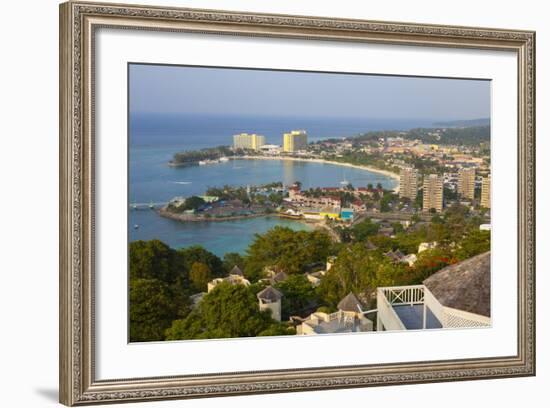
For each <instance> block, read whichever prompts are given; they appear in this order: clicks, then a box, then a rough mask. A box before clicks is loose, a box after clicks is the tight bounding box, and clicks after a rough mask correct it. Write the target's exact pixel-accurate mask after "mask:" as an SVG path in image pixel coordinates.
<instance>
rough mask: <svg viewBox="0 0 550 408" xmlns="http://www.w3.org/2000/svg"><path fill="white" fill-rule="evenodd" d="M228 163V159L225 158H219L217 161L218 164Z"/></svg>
mask: <svg viewBox="0 0 550 408" xmlns="http://www.w3.org/2000/svg"><path fill="white" fill-rule="evenodd" d="M228 161H229V158H227V157H220V159H219V162H220V163H225V162H228Z"/></svg>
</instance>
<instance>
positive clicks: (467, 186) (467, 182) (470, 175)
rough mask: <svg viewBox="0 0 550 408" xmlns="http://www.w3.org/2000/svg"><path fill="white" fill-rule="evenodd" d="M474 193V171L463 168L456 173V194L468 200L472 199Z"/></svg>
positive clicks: (473, 169)
mask: <svg viewBox="0 0 550 408" xmlns="http://www.w3.org/2000/svg"><path fill="white" fill-rule="evenodd" d="M475 191H476V169H475V168H474V167H463V168H462V169H460V171H459V172H458V194H459V195H460V196H461V197H463V198H467V199H470V200H473V199H474V196H475Z"/></svg>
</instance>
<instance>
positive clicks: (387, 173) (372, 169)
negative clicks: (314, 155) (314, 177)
mask: <svg viewBox="0 0 550 408" xmlns="http://www.w3.org/2000/svg"><path fill="white" fill-rule="evenodd" d="M229 159H231V160H289V161H300V162H308V163H319V164H334V165H336V166H343V167H351V168H354V169H358V170H366V171H370V172H371V173H378V174H381V175H383V176H387V177H390V178H392V179H394V180H395V181H396V182H397V184H396V186H395V187H394V188H393V191H394V192H396V193H397V192H399V175H398V174H395V173H392V172H391V171H388V170H382V169H377V168H376V167H369V166H362V165H359V164H352V163H345V162H337V161H331V160H325V159H306V158H301V157H284V156H232V157H229Z"/></svg>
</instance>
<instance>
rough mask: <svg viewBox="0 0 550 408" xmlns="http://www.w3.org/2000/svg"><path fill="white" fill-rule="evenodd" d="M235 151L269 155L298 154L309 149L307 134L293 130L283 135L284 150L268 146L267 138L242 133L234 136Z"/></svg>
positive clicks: (277, 146) (275, 146)
mask: <svg viewBox="0 0 550 408" xmlns="http://www.w3.org/2000/svg"><path fill="white" fill-rule="evenodd" d="M233 148H234V149H248V150H256V151H258V152H264V153H269V154H278V153H281V152H284V153H296V152H299V151H305V150H306V148H307V132H306V131H305V130H291V131H290V132H288V133H284V134H283V139H282V149H281V147H280V146H279V145H273V144H267V143H266V139H265V136H263V135H258V134H255V133H240V134H237V135H234V136H233Z"/></svg>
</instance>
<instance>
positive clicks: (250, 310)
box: [166, 282, 275, 340]
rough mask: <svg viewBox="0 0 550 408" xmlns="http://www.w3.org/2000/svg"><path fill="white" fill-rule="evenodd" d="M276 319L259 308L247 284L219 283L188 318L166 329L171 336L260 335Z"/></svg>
mask: <svg viewBox="0 0 550 408" xmlns="http://www.w3.org/2000/svg"><path fill="white" fill-rule="evenodd" d="M273 323H275V321H274V320H273V319H272V318H271V313H269V312H266V311H260V310H259V306H258V299H257V298H256V295H255V294H254V293H253V292H252V291H251V290H250V289H249V288H248V287H246V286H243V285H231V284H229V283H227V282H223V283H220V284H219V285H217V286H216V287H215V288H214V289H213V290H212V291H211V292H209V293H208V294H206V295H205V296H204V298H203V299H202V300H201V302H200V303H199V305H198V307H197V308H196V309H195V310H193V312H191V313H190V314H189V316H187V317H186V318H185V319H181V320H176V321H174V322H173V323H172V326H171V327H170V328H169V329H168V330H166V338H167V339H168V340H182V339H211V338H230V337H251V336H257V335H258V334H259V333H261V332H262V331H264V330H266V329H268V328H269V326H271V325H272V324H273Z"/></svg>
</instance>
